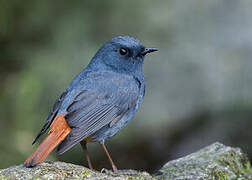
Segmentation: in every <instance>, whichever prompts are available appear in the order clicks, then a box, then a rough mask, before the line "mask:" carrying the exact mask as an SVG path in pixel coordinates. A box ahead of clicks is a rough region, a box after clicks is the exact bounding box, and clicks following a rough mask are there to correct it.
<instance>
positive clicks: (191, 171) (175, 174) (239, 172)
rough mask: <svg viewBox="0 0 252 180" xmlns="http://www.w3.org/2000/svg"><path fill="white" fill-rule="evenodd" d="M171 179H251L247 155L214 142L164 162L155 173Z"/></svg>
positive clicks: (162, 177)
mask: <svg viewBox="0 0 252 180" xmlns="http://www.w3.org/2000/svg"><path fill="white" fill-rule="evenodd" d="M156 177H157V178H159V179H172V180H180V179H181V180H182V179H186V180H229V179H230V180H233V179H234V180H236V179H237V180H238V179H239V180H243V179H244V180H252V170H251V165H250V162H249V160H248V157H247V155H246V154H245V153H243V152H242V151H241V149H239V148H232V147H228V146H224V145H223V144H220V143H214V144H212V145H210V146H208V147H205V148H203V149H201V150H199V151H197V152H195V153H192V154H190V155H188V156H185V157H182V158H180V159H177V160H173V161H170V162H168V163H167V164H165V165H164V166H163V167H162V168H161V169H160V170H159V171H158V173H156Z"/></svg>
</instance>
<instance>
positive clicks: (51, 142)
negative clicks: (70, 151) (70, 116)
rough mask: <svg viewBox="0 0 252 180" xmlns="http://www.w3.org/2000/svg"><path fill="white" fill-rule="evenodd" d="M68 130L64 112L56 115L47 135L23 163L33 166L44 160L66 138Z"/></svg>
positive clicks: (69, 129)
mask: <svg viewBox="0 0 252 180" xmlns="http://www.w3.org/2000/svg"><path fill="white" fill-rule="evenodd" d="M70 131H71V128H70V127H69V125H68V124H67V122H66V119H65V117H64V114H61V115H59V116H56V117H55V119H54V120H53V122H52V124H51V126H50V131H49V133H48V136H47V137H46V138H45V140H44V141H43V142H42V143H41V144H40V145H39V147H38V148H37V149H36V150H35V151H34V153H32V154H31V155H30V157H29V158H28V159H27V160H26V161H25V163H24V165H25V166H26V167H33V166H36V165H37V164H38V163H40V162H42V161H44V160H45V158H46V157H47V156H48V155H49V154H50V152H51V151H52V150H53V149H54V148H55V147H56V146H57V145H58V144H59V143H61V142H62V141H63V140H64V139H65V138H66V136H67V135H68V134H69V133H70Z"/></svg>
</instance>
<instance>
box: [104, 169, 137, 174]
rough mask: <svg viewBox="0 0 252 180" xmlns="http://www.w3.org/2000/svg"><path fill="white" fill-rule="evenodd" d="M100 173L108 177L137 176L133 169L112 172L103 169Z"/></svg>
mask: <svg viewBox="0 0 252 180" xmlns="http://www.w3.org/2000/svg"><path fill="white" fill-rule="evenodd" d="M101 173H106V174H109V175H137V174H138V172H137V171H136V170H133V169H121V170H117V171H115V172H114V171H112V170H109V169H105V168H102V170H101Z"/></svg>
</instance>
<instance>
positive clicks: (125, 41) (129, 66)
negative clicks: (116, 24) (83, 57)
mask: <svg viewBox="0 0 252 180" xmlns="http://www.w3.org/2000/svg"><path fill="white" fill-rule="evenodd" d="M154 51H157V49H156V48H146V47H145V46H144V45H143V44H142V43H141V42H140V41H139V40H137V39H135V38H133V37H130V36H118V37H115V38H113V39H112V40H111V41H109V42H107V43H105V44H104V45H103V46H102V47H101V48H100V49H99V51H98V52H97V53H96V55H95V56H94V58H93V59H92V61H91V64H92V66H97V67H99V69H104V68H105V69H111V70H115V71H118V72H126V73H127V72H129V73H131V72H133V73H134V72H136V71H142V64H143V60H144V57H145V55H146V54H148V53H151V52H154ZM101 66H102V67H101Z"/></svg>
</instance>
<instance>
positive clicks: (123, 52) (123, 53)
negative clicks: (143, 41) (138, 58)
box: [119, 48, 128, 56]
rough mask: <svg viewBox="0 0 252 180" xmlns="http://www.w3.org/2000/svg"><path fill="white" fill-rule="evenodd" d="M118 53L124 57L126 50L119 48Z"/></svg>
mask: <svg viewBox="0 0 252 180" xmlns="http://www.w3.org/2000/svg"><path fill="white" fill-rule="evenodd" d="M119 52H120V54H121V55H122V56H124V55H126V54H127V53H128V50H127V49H125V48H121V49H120V50H119Z"/></svg>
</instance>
